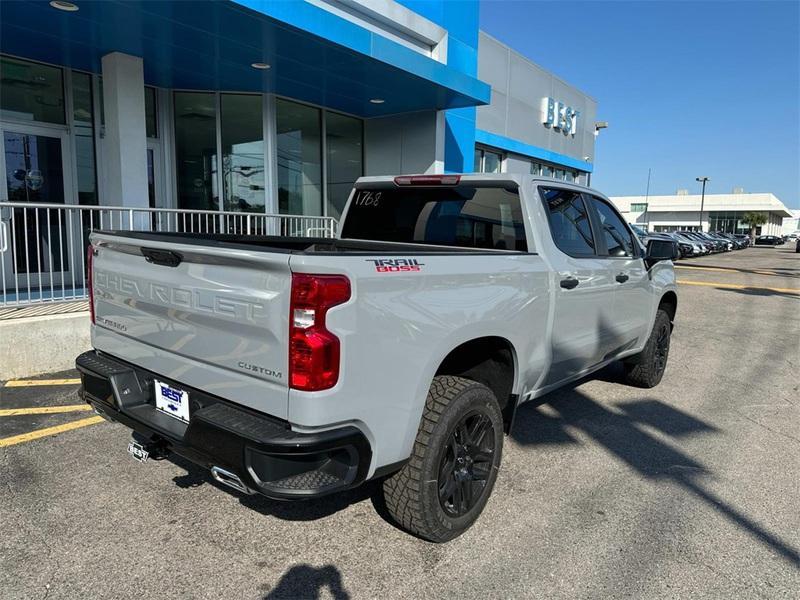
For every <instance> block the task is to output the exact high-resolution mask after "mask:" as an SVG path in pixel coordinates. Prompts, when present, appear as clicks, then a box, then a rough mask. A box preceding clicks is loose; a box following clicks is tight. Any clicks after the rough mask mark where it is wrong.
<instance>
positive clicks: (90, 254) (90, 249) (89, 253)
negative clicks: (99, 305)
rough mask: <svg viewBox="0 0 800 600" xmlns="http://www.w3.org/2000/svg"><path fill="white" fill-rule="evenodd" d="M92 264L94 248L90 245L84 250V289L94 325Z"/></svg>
mask: <svg viewBox="0 0 800 600" xmlns="http://www.w3.org/2000/svg"><path fill="white" fill-rule="evenodd" d="M93 264H94V248H93V247H92V245H91V244H89V247H88V248H87V249H86V287H87V288H88V289H89V317H90V318H91V319H92V323H94V285H92V280H93V279H94V278H93V277H92V265H93Z"/></svg>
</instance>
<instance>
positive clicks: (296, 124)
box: [275, 98, 322, 215]
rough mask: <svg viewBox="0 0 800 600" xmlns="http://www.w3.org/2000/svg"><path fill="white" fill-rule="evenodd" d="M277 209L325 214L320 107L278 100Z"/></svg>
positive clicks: (296, 213) (304, 213)
mask: <svg viewBox="0 0 800 600" xmlns="http://www.w3.org/2000/svg"><path fill="white" fill-rule="evenodd" d="M275 108H276V129H277V152H278V210H279V212H280V213H281V214H295V215H300V214H302V215H321V214H322V126H321V111H320V109H318V108H314V107H312V106H307V105H305V104H299V103H297V102H290V101H289V100H284V99H282V98H278V99H277V100H276V102H275Z"/></svg>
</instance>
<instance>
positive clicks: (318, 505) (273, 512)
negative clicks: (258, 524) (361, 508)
mask: <svg viewBox="0 0 800 600" xmlns="http://www.w3.org/2000/svg"><path fill="white" fill-rule="evenodd" d="M166 460H168V461H169V462H171V463H173V464H174V465H176V466H178V467H180V468H181V469H184V470H185V471H186V473H185V474H183V475H178V476H176V477H173V478H172V481H173V482H174V483H175V485H177V486H178V487H180V488H184V489H186V488H193V487H199V486H201V485H203V484H210V485H213V486H214V487H216V488H217V489H219V490H222V491H224V492H227V493H229V494H232V495H234V496H237V497H238V498H239V503H240V504H241V505H242V506H245V507H247V508H249V509H250V510H254V511H256V512H258V513H260V514H262V515H266V516H271V517H276V518H278V519H284V520H286V521H314V520H316V519H322V518H324V517H328V516H330V515H333V514H335V513H337V512H339V511H340V510H344V509H345V508H347V507H348V506H350V505H351V504H358V503H359V502H364V501H365V500H371V501H372V503H373V505H374V506H375V508H376V510H378V512H379V514H380V515H381V516H382V517H385V516H386V515H385V512H382V511H381V505H382V496H383V494H382V493H381V481H380V480H373V481H368V482H366V483H364V484H363V485H360V486H359V487H357V488H354V489H352V490H345V491H343V492H337V493H334V494H331V495H330V496H323V497H322V498H311V499H308V500H296V501H281V500H272V499H270V498H267V497H265V496H261V495H257V494H256V495H252V496H249V495H246V494H242V493H239V492H237V491H236V490H233V489H231V488H229V487H227V486H224V485H222V484H220V483H219V482H217V481H216V480H215V479H214V478H213V477H211V473H210V472H209V471H208V470H207V469H204V468H203V467H200V466H198V465H195V464H194V463H192V462H190V461H188V460H186V459H185V458H183V457H182V456H179V455H177V454H170V455H169V456H168V457H167V458H166Z"/></svg>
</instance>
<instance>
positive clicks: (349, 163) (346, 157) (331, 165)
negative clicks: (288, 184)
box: [325, 111, 364, 219]
mask: <svg viewBox="0 0 800 600" xmlns="http://www.w3.org/2000/svg"><path fill="white" fill-rule="evenodd" d="M363 137H364V122H363V121H362V120H361V119H356V118H354V117H348V116H345V115H341V114H338V113H333V112H327V111H326V112H325V149H326V159H327V168H326V169H325V174H326V177H327V181H326V182H325V183H326V185H327V192H328V206H327V213H326V214H327V215H328V216H329V217H334V218H335V219H339V218H340V217H341V216H342V211H343V210H344V205H345V204H346V203H347V198H348V196H349V195H350V190H351V189H352V187H353V183H355V181H356V179H358V178H359V177H361V175H362V174H363V172H364V168H363V151H362V150H363V147H362V142H363Z"/></svg>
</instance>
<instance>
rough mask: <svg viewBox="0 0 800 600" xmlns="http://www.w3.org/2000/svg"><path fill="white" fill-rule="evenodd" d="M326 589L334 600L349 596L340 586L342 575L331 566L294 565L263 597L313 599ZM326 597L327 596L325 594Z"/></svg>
mask: <svg viewBox="0 0 800 600" xmlns="http://www.w3.org/2000/svg"><path fill="white" fill-rule="evenodd" d="M324 588H327V589H328V592H329V595H330V596H332V597H333V598H334V599H335V600H348V599H349V598H350V594H349V593H348V592H347V590H345V589H344V585H343V584H342V574H341V572H340V571H339V569H337V568H336V567H334V566H333V565H325V566H323V567H319V568H316V567H312V566H311V565H295V566H294V567H292V568H291V569H289V570H288V571H287V572H286V573H285V574H284V575H283V577H281V579H280V581H279V582H278V584H277V585H276V586H275V587H274V588H272V589H271V590H270V592H269V593H268V594H267V595H266V596H264V600H283V599H287V600H288V599H292V600H294V599H296V598H304V599H306V598H307V599H309V600H310V599H315V598H319V597H320V592H321V591H322V590H323V589H324ZM326 597H327V594H326Z"/></svg>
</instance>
